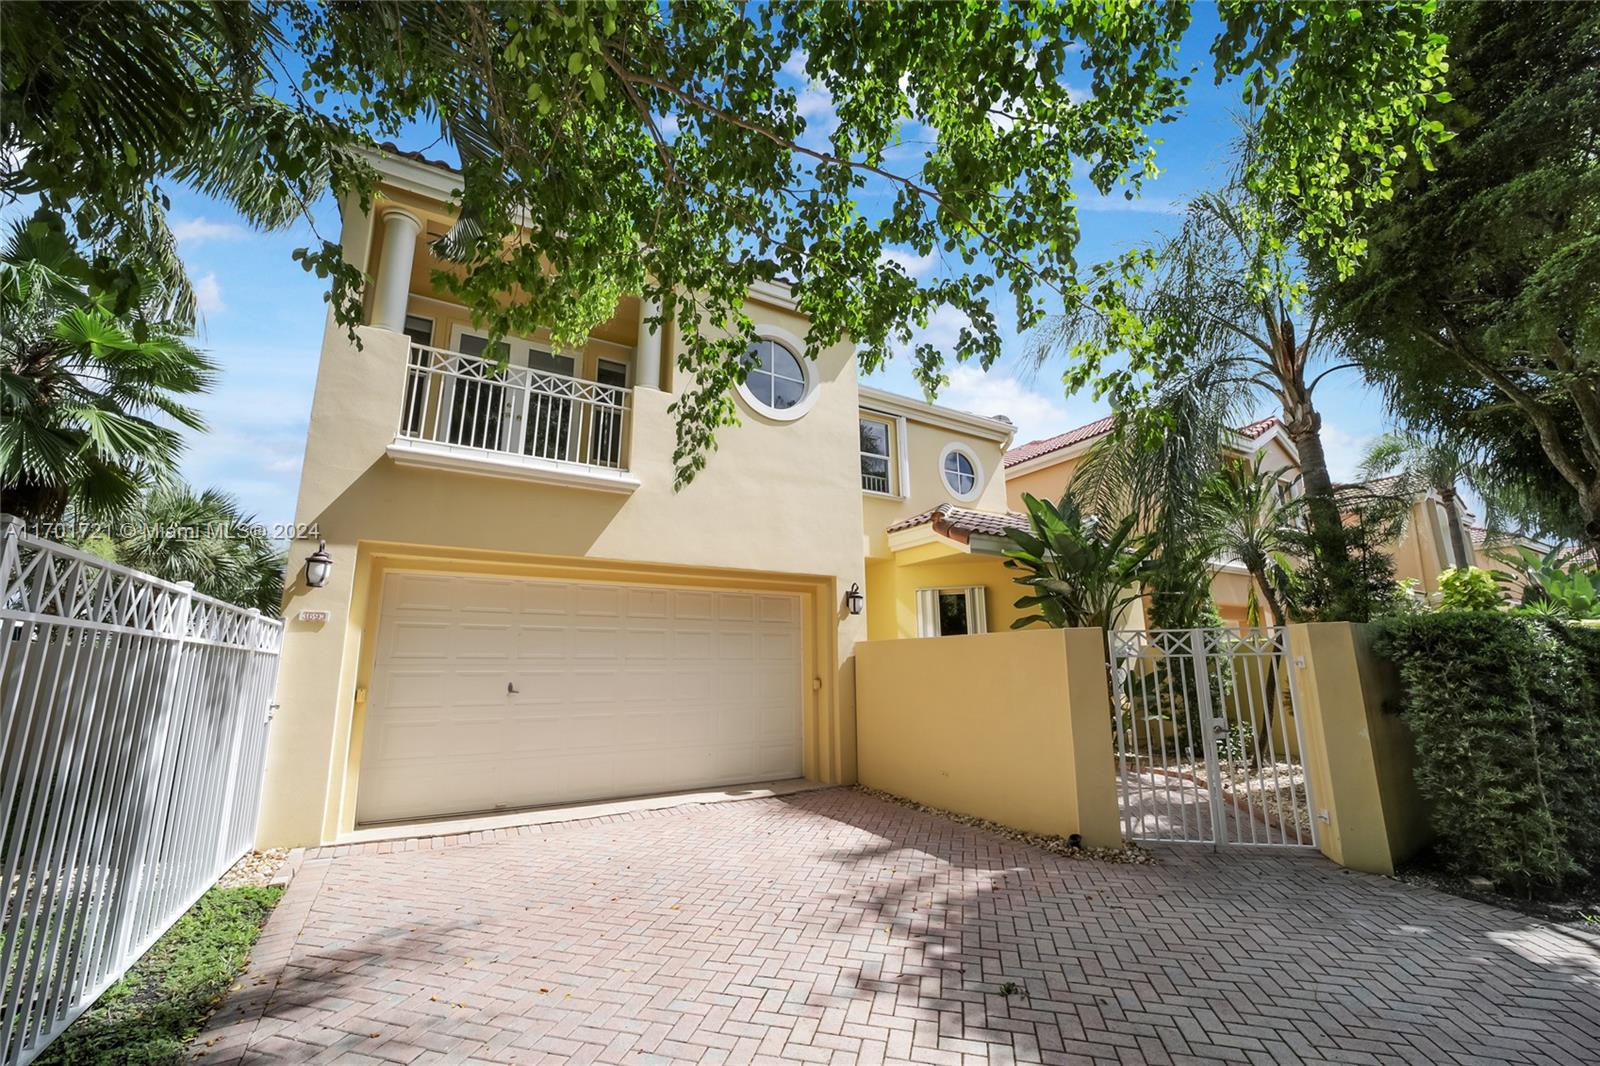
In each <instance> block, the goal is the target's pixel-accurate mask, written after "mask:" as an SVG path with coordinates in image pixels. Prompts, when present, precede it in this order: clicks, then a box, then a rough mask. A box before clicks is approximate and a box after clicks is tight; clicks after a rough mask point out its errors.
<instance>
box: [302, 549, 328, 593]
mask: <svg viewBox="0 0 1600 1066" xmlns="http://www.w3.org/2000/svg"><path fill="white" fill-rule="evenodd" d="M332 570H333V556H331V555H329V554H328V542H327V541H325V540H319V541H317V550H316V551H314V552H312V553H311V554H310V555H308V556H306V587H307V588H314V589H320V588H321V587H322V586H324V585H326V584H327V583H328V574H329V573H331V572H332Z"/></svg>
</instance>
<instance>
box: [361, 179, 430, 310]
mask: <svg viewBox="0 0 1600 1066" xmlns="http://www.w3.org/2000/svg"><path fill="white" fill-rule="evenodd" d="M421 232H422V220H421V219H419V218H417V216H416V215H413V214H412V213H411V212H409V211H403V210H401V209H400V208H398V207H391V208H389V209H388V210H386V211H385V212H384V213H383V256H382V258H381V259H380V260H379V262H378V282H377V288H376V290H375V291H374V293H373V301H372V324H373V325H374V326H377V327H378V328H379V329H392V330H394V331H395V332H396V333H399V332H400V331H401V330H403V329H405V327H406V304H407V302H408V300H409V297H410V294H411V261H412V259H413V258H415V257H416V254H417V234H419V233H421Z"/></svg>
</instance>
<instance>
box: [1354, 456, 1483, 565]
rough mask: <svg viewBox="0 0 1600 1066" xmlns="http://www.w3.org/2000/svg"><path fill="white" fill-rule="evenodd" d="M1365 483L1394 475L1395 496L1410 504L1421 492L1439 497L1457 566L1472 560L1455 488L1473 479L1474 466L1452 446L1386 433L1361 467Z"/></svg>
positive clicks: (1474, 476)
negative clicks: (1448, 527) (1408, 501)
mask: <svg viewBox="0 0 1600 1066" xmlns="http://www.w3.org/2000/svg"><path fill="white" fill-rule="evenodd" d="M1361 474H1362V477H1364V478H1366V479H1367V480H1369V481H1370V480H1372V479H1374V478H1378V477H1383V476H1385V475H1393V476H1395V478H1396V479H1397V480H1396V482H1395V487H1394V494H1395V495H1397V496H1401V497H1404V498H1405V499H1407V500H1411V499H1413V498H1415V497H1416V496H1418V495H1420V494H1421V493H1423V492H1427V491H1430V490H1431V491H1433V492H1436V493H1438V494H1439V499H1440V500H1441V501H1442V502H1443V503H1444V510H1445V515H1446V517H1447V518H1448V520H1449V523H1450V547H1451V550H1453V551H1454V552H1455V557H1456V560H1457V563H1458V565H1461V566H1466V565H1467V564H1468V563H1469V562H1470V561H1471V560H1472V552H1471V547H1470V545H1469V543H1468V541H1467V531H1466V527H1465V526H1463V525H1462V523H1461V500H1460V497H1459V496H1458V495H1457V493H1456V485H1457V484H1458V483H1459V482H1462V481H1465V482H1467V483H1468V484H1471V483H1472V482H1473V481H1474V480H1475V479H1476V474H1477V470H1476V464H1474V463H1473V461H1472V457H1471V456H1470V455H1468V454H1467V453H1466V452H1465V451H1464V450H1462V449H1461V448H1460V447H1458V446H1456V444H1455V443H1453V442H1452V441H1450V440H1448V439H1447V438H1445V437H1442V436H1438V435H1424V434H1421V433H1414V432H1410V431H1404V432H1398V433H1385V434H1384V435H1383V436H1381V437H1379V438H1378V439H1377V440H1376V441H1374V442H1373V445H1372V447H1371V448H1370V449H1368V450H1367V455H1366V458H1365V459H1364V460H1362V463H1361Z"/></svg>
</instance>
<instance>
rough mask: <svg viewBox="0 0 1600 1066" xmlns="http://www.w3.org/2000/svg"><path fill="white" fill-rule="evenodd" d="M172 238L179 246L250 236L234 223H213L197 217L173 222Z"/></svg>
mask: <svg viewBox="0 0 1600 1066" xmlns="http://www.w3.org/2000/svg"><path fill="white" fill-rule="evenodd" d="M172 236H173V237H174V238H176V239H177V241H178V243H180V244H200V243H202V242H204V241H237V240H242V239H243V238H245V237H248V236H250V231H249V230H247V229H245V228H244V227H243V226H241V225H239V224H238V223H236V222H213V221H211V220H210V219H209V218H206V217H205V216H204V215H199V216H196V217H195V218H182V219H179V220H178V221H176V222H174V223H173V224H172Z"/></svg>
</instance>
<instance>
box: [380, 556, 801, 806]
mask: <svg viewBox="0 0 1600 1066" xmlns="http://www.w3.org/2000/svg"><path fill="white" fill-rule="evenodd" d="M800 619H801V611H800V607H799V598H798V597H796V596H791V595H780V594H769V593H747V592H739V591H707V590H699V589H682V588H655V587H650V586H642V585H636V586H624V585H600V584H595V583H584V582H546V581H532V580H516V579H509V578H477V577H460V576H439V575H408V574H394V575H390V576H389V578H388V579H386V583H385V588H384V597H383V604H382V606H381V610H380V623H379V633H378V640H377V642H376V652H377V653H376V658H375V661H374V678H373V684H372V692H373V697H372V701H371V705H370V706H369V707H368V711H367V717H366V725H365V735H364V738H363V744H362V770H361V778H360V782H359V791H358V799H357V818H358V820H359V821H365V822H372V821H383V820H391V819H403V818H415V817H426V816H429V815H443V814H452V813H465V812H470V811H479V810H491V809H496V808H510V807H520V806H534V805H539V804H547V803H561V802H577V801H583V800H589V799H598V798H604V797H608V796H620V795H630V794H638V793H641V792H649V791H656V790H663V789H681V788H695V787H702V786H713V785H720V784H732V783H737V782H740V781H750V780H756V779H760V778H773V777H787V776H793V775H796V774H798V773H799V771H800V741H799V738H800V707H801V699H802V693H803V688H802V677H803V671H802V668H801V663H800V655H801V652H802V647H803V644H802V641H801V637H800V628H799V626H800Z"/></svg>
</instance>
